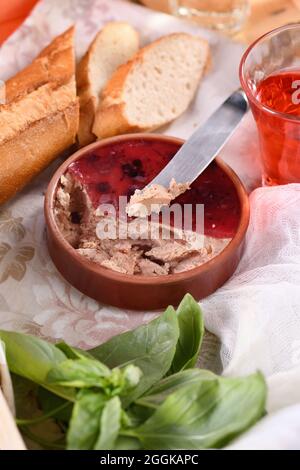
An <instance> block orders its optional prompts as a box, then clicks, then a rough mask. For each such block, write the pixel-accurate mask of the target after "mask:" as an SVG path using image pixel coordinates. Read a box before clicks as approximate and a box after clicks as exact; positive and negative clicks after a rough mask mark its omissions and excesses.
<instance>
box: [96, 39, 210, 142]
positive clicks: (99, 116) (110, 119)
mask: <svg viewBox="0 0 300 470" xmlns="http://www.w3.org/2000/svg"><path fill="white" fill-rule="evenodd" d="M182 36H188V37H190V35H189V34H186V33H173V34H169V35H168V36H164V37H161V38H159V39H157V40H156V41H154V42H152V43H151V44H149V45H147V46H145V47H143V48H142V49H140V51H139V52H138V53H137V54H136V55H135V56H134V57H133V59H132V60H130V61H129V62H127V63H126V64H124V65H121V66H120V67H119V68H118V69H117V70H116V72H115V73H114V74H113V75H112V77H111V79H110V80H109V82H108V83H107V85H106V87H105V88H104V90H103V92H102V100H101V103H100V105H99V107H98V109H97V112H96V116H95V121H94V125H93V133H94V134H95V135H96V136H97V137H98V139H101V138H106V137H112V136H115V135H118V134H120V133H122V134H125V133H129V132H143V131H151V130H155V129H156V128H158V127H160V126H153V127H151V128H149V127H143V126H136V125H134V126H133V125H132V124H130V122H129V121H128V119H127V118H126V114H125V108H126V104H125V103H124V100H123V90H124V88H125V84H126V80H127V78H128V76H129V75H130V73H131V71H132V69H133V68H134V67H135V66H136V65H137V64H138V63H142V62H143V61H144V57H145V55H146V54H147V52H148V51H149V50H150V49H152V48H154V47H156V46H157V44H159V43H160V42H161V41H163V40H165V38H166V37H169V38H170V37H182ZM194 38H195V39H197V40H198V41H199V43H202V44H203V45H205V47H209V46H208V42H207V41H205V40H204V39H202V38H199V37H194ZM208 61H209V59H208ZM200 78H201V77H199V79H200Z"/></svg>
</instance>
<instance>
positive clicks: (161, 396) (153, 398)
mask: <svg viewBox="0 0 300 470" xmlns="http://www.w3.org/2000/svg"><path fill="white" fill-rule="evenodd" d="M216 378H217V376H216V375H215V374H213V373H212V372H209V371H208V370H200V369H188V370H184V371H182V372H177V374H173V375H169V376H168V377H165V378H164V379H162V380H160V381H159V382H158V383H157V384H155V385H154V386H153V387H152V388H151V389H150V390H148V392H147V394H146V395H143V396H142V397H140V398H139V399H138V400H137V401H136V403H137V404H139V405H142V406H146V407H149V408H156V407H158V406H159V405H161V403H162V402H163V401H164V400H165V399H166V398H167V397H168V396H169V395H171V393H173V392H175V391H176V390H178V389H179V388H180V387H182V386H185V385H188V384H193V383H196V384H197V383H199V382H200V381H201V380H215V379H216Z"/></svg>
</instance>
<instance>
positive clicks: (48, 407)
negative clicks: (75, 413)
mask: <svg viewBox="0 0 300 470" xmlns="http://www.w3.org/2000/svg"><path fill="white" fill-rule="evenodd" d="M37 398H38V402H39V404H40V405H41V408H42V410H43V412H44V413H45V414H50V413H52V412H53V411H55V410H59V411H57V412H55V413H54V414H52V416H53V418H55V419H58V420H59V421H63V422H64V423H68V422H69V421H70V419H71V414H72V408H73V403H71V402H68V401H67V400H64V399H63V398H61V397H59V396H57V395H54V394H53V393H51V392H49V391H48V390H47V389H45V388H43V387H39V388H38V393H37ZM63 405H66V407H65V408H64V407H63Z"/></svg>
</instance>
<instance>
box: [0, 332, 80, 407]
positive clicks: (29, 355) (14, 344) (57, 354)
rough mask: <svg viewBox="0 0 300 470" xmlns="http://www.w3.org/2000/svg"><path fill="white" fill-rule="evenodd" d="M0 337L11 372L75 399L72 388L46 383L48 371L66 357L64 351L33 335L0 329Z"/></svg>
mask: <svg viewBox="0 0 300 470" xmlns="http://www.w3.org/2000/svg"><path fill="white" fill-rule="evenodd" d="M0 339H2V341H3V342H4V343H5V351H6V358H7V363H8V366H9V370H10V371H11V372H13V373H15V374H17V375H20V376H21V377H24V378H25V379H28V380H31V381H32V382H35V383H37V384H39V385H42V386H44V387H45V388H48V389H49V390H50V391H52V392H53V393H55V394H57V395H59V396H61V397H63V398H66V399H67V400H74V399H75V394H74V391H73V390H71V389H65V388H62V387H60V386H56V385H47V384H46V377H47V375H48V372H49V371H50V370H51V369H52V368H53V367H55V366H56V365H58V364H60V363H61V362H62V361H64V360H65V359H66V356H65V355H64V353H63V352H62V351H60V350H59V349H57V348H56V347H55V346H54V344H51V343H48V342H47V341H44V340H42V339H39V338H36V337H35V336H30V335H24V334H22V333H14V332H11V331H3V330H0Z"/></svg>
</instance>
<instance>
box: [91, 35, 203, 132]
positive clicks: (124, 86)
mask: <svg viewBox="0 0 300 470" xmlns="http://www.w3.org/2000/svg"><path fill="white" fill-rule="evenodd" d="M208 60H209V45H208V43H207V42H206V41H205V40H203V39H200V38H199V37H195V36H191V35H189V34H185V33H175V34H171V35H168V36H165V37H162V38H161V39H159V40H157V41H155V42H153V43H152V44H150V45H148V46H146V47H144V48H143V49H141V50H140V51H139V52H138V53H137V55H136V56H135V57H134V58H133V59H132V60H131V61H130V62H128V63H127V64H125V65H123V66H121V67H119V69H118V70H117V71H116V72H115V73H114V74H113V76H112V77H111V79H110V81H109V82H108V83H107V85H106V87H105V88H104V90H103V93H102V100H101V103H100V106H99V107H98V110H97V113H96V117H95V122H94V126H93V132H94V133H95V134H96V135H97V137H98V138H105V137H111V136H114V135H117V134H125V133H128V132H143V131H148V130H153V129H156V128H158V127H161V126H163V125H165V124H167V123H168V122H170V121H172V120H173V119H175V118H177V117H178V116H179V115H180V114H182V113H183V112H184V111H185V110H186V109H187V107H188V106H189V104H190V102H191V101H192V99H193V97H194V95H195V92H196V90H197V88H198V85H199V82H200V79H201V77H202V75H203V73H204V71H205V68H206V65H207V63H208Z"/></svg>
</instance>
